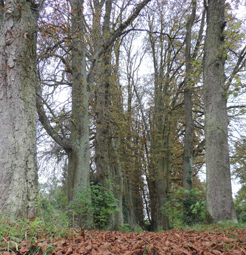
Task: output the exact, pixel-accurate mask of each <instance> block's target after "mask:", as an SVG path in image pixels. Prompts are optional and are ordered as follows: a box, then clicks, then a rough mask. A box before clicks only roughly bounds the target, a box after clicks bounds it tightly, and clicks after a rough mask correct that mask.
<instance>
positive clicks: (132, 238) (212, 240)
mask: <svg viewBox="0 0 246 255" xmlns="http://www.w3.org/2000/svg"><path fill="white" fill-rule="evenodd" d="M68 234H69V236H70V237H68V238H66V239H62V238H58V239H53V240H52V238H50V237H45V236H43V237H40V239H38V240H36V241H34V240H33V241H32V242H31V241H22V242H21V244H20V245H19V247H16V246H15V245H13V243H14V242H11V238H10V237H8V236H6V237H5V240H6V244H7V242H9V244H10V245H8V248H9V251H6V250H7V247H5V248H4V249H0V253H1V252H2V254H3V255H14V254H18V255H24V254H34V253H33V252H32V251H33V250H34V249H36V253H35V254H57V255H62V254H65V255H70V254H71V255H72V254H73V255H79V254H86V255H100V254H102V255H110V254H117V255H120V254H123V255H134V254H135V255H140V254H141V255H142V254H148V255H151V254H153V255H154V254H156V255H157V254H160V255H162V254H187V255H192V254H203V255H210V254H211V255H212V254H232V255H233V254H246V249H245V243H246V229H237V228H231V229H228V230H224V229H220V228H219V227H218V229H215V230H214V231H195V230H183V229H175V230H170V231H165V232H161V233H155V232H142V233H140V234H137V233H126V232H116V231H102V232H99V231H84V230H81V231H76V230H73V233H72V235H71V233H68Z"/></svg>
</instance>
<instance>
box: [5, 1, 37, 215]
mask: <svg viewBox="0 0 246 255" xmlns="http://www.w3.org/2000/svg"><path fill="white" fill-rule="evenodd" d="M0 5H1V6H2V7H3V1H0ZM3 17H4V18H3ZM0 22H1V23H0V27H1V31H0V119H1V121H0V194H1V196H0V211H6V212H7V213H8V214H9V215H10V216H14V217H29V216H31V215H35V214H36V206H35V203H36V197H37V165H36V114H35V112H36V95H35V86H36V29H37V13H36V12H35V11H33V10H32V9H31V3H30V2H28V1H6V4H5V6H4V10H3V9H1V10H0Z"/></svg>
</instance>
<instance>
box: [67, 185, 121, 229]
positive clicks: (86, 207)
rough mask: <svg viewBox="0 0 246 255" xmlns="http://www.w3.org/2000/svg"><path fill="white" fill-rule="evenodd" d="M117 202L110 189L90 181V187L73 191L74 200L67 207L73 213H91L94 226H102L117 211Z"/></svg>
mask: <svg viewBox="0 0 246 255" xmlns="http://www.w3.org/2000/svg"><path fill="white" fill-rule="evenodd" d="M108 186H110V185H108ZM118 203H119V201H118V200H117V199H116V198H115V196H114V193H113V191H112V190H108V189H107V188H105V187H104V186H103V185H101V184H95V183H93V182H91V185H90V188H87V189H83V188H82V189H80V190H76V191H75V200H74V201H72V202H71V203H70V205H69V207H70V208H71V209H72V211H73V212H74V213H75V214H82V215H84V214H86V213H88V212H89V213H92V214H93V219H94V220H93V224H94V226H95V227H98V228H104V227H105V226H106V225H107V223H108V221H109V219H110V216H111V215H112V214H115V213H117V212H118V211H119V208H118Z"/></svg>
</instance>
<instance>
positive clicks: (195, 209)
mask: <svg viewBox="0 0 246 255" xmlns="http://www.w3.org/2000/svg"><path fill="white" fill-rule="evenodd" d="M204 199H205V198H204V195H203V192H202V191H200V190H199V189H198V188H194V189H192V190H191V191H188V190H186V189H183V188H179V189H178V190H177V191H175V192H174V193H173V194H172V195H171V196H170V197H169V201H168V202H166V203H165V204H164V206H163V207H162V210H163V213H164V214H165V215H167V216H169V222H170V227H171V228H177V227H183V226H184V225H194V224H197V223H201V222H203V221H204V219H205V215H206V202H205V201H204Z"/></svg>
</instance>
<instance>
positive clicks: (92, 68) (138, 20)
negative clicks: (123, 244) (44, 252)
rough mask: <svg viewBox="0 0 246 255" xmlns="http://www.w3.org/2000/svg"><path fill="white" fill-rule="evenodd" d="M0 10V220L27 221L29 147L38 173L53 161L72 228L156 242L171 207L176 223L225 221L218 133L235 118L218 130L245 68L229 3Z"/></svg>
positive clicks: (225, 168)
mask: <svg viewBox="0 0 246 255" xmlns="http://www.w3.org/2000/svg"><path fill="white" fill-rule="evenodd" d="M237 4H240V3H237ZM0 6H1V9H0V24H1V34H0V41H1V43H0V47H1V49H0V52H1V57H0V61H1V65H0V66H1V71H0V79H1V83H0V84H1V89H0V92H1V93H0V109H1V111H0V114H1V120H2V121H1V123H0V130H1V136H0V137H1V147H0V148H1V153H0V155H1V156H0V158H1V160H0V169H1V176H2V178H1V180H0V191H1V194H3V195H2V197H1V198H0V208H1V209H0V210H1V211H2V212H7V213H9V215H10V216H11V215H12V217H20V218H23V217H24V218H25V217H29V216H33V215H36V214H37V197H38V193H39V189H38V167H37V155H36V154H37V150H36V147H37V144H38V148H39V151H40V152H39V162H40V163H41V164H42V163H43V162H44V161H47V160H48V159H49V158H56V159H57V160H58V161H61V162H62V166H63V167H62V170H61V174H62V176H63V191H64V194H65V195H66V198H67V207H66V210H67V214H68V217H69V218H70V219H73V224H74V225H75V226H80V227H85V228H88V229H89V228H92V227H93V226H97V227H99V228H107V229H112V230H113V229H117V228H119V227H120V226H122V225H124V224H128V225H129V226H130V228H134V227H135V226H136V225H140V226H142V227H144V226H145V225H146V222H147V223H148V229H149V230H153V231H154V230H158V229H160V228H161V229H164V230H165V229H169V228H170V227H172V219H171V210H172V209H175V208H179V210H180V211H182V212H183V215H184V216H185V217H186V218H185V217H183V220H184V221H186V222H188V223H189V224H192V223H193V222H195V220H196V217H195V218H194V213H197V210H198V211H199V210H200V211H202V213H204V214H201V215H202V217H203V219H204V220H206V221H207V222H218V221H223V220H233V221H236V213H235V209H234V203H233V199H232V188H231V173H230V157H229V143H228V133H229V131H228V124H229V120H230V121H231V120H234V119H235V117H238V116H241V115H243V114H244V106H243V105H234V106H233V107H231V108H230V107H229V108H230V109H233V111H234V112H233V114H232V116H229V118H228V104H227V102H228V100H229V101H230V100H231V98H236V97H237V96H238V93H241V94H243V92H244V85H243V81H244V80H243V79H244V74H245V69H244V67H245V59H246V58H245V54H246V51H245V44H244V39H245V38H244V37H245V35H244V33H243V24H242V22H241V21H240V20H239V19H238V18H237V17H236V16H235V14H234V8H235V6H236V3H233V2H232V3H231V4H226V3H225V1H224V0H219V1H215V0H210V1H208V2H207V1H196V0H191V1H164V0H144V1H139V2H137V1H128V2H125V1H113V0H107V1H105V0H101V1H99V0H69V1H68V0H67V1H65V0H64V1H63V0H55V1H49V0H46V1H40V2H39V3H37V2H34V1H27V0H26V1H23V0H18V1H0ZM238 109H239V110H238ZM36 113H37V118H38V120H37V121H36ZM36 126H37V132H36ZM36 136H37V141H36ZM237 145H238V143H237V144H236V146H237ZM40 148H41V149H40ZM42 148H43V149H42ZM235 148H237V147H235ZM238 155H239V153H238V154H237V156H238ZM234 158H235V157H234ZM239 158H240V159H241V157H239ZM237 162H240V161H239V159H238V158H237V161H236V162H232V163H233V164H234V165H235V164H236V163H237ZM41 168H42V165H41ZM203 168H206V187H205V186H204V185H203V183H202V182H201V181H200V180H199V177H198V175H199V173H200V172H201V171H202V169H203ZM181 187H182V188H183V189H182V199H181V202H182V203H181V204H178V202H177V194H178V193H179V192H180V188H181ZM197 190H200V192H197ZM201 194H204V198H203V200H205V201H206V209H204V210H205V211H203V208H202V206H203V205H204V204H202V203H201V201H202V200H201V201H200V203H199V199H198V196H200V195H201ZM197 202H198V203H197ZM196 205H197V206H196ZM200 211H199V212H200ZM198 218H199V217H198ZM199 219H200V218H199Z"/></svg>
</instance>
